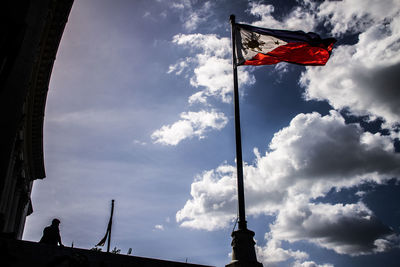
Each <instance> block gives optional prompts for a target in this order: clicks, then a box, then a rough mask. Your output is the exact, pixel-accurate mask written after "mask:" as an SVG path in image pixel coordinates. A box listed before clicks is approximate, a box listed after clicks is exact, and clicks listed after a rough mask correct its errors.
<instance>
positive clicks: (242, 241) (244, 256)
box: [226, 15, 263, 267]
mask: <svg viewBox="0 0 400 267" xmlns="http://www.w3.org/2000/svg"><path fill="white" fill-rule="evenodd" d="M230 21H231V34H232V35H231V38H232V67H233V95H234V106H235V137H236V168H237V191H238V213H239V215H238V217H239V221H238V224H239V227H238V228H239V229H238V230H237V231H234V232H232V261H231V262H230V263H229V264H228V265H226V267H262V266H263V265H262V264H261V263H259V262H257V257H256V252H255V249H254V245H255V242H254V239H253V237H254V232H253V231H250V230H248V229H247V222H246V214H245V203H244V186H243V159H242V138H241V133H240V112H239V89H238V77H237V65H236V43H235V42H236V36H235V34H236V33H235V32H236V30H235V16H234V15H231V16H230Z"/></svg>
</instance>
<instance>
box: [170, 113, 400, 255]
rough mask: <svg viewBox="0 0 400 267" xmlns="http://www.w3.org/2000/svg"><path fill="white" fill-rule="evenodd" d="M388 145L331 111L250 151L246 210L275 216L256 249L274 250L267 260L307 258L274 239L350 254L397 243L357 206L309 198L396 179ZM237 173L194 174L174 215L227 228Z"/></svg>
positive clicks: (302, 118) (301, 119) (307, 117)
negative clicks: (261, 149)
mask: <svg viewBox="0 0 400 267" xmlns="http://www.w3.org/2000/svg"><path fill="white" fill-rule="evenodd" d="M390 142H391V139H390V136H382V135H380V134H375V135H372V134H371V133H365V132H363V131H362V129H361V127H360V126H359V125H358V124H346V123H345V121H344V119H343V117H342V116H341V115H340V114H339V113H338V112H336V111H331V113H330V114H329V115H326V116H321V115H320V114H318V113H310V114H299V115H297V116H296V117H295V118H294V119H293V120H292V121H291V122H290V124H289V126H288V127H286V128H283V129H282V130H280V131H279V132H277V133H276V134H275V135H274V137H273V139H272V141H271V143H270V145H269V151H267V152H266V153H265V155H264V156H261V155H260V153H259V152H258V150H255V154H256V158H257V160H256V162H255V163H254V164H246V163H245V167H244V174H245V191H246V192H245V194H246V197H247V198H246V203H247V204H248V205H247V206H248V209H247V213H248V214H249V215H258V214H269V215H275V216H276V221H275V222H274V223H273V224H272V225H270V229H271V232H270V233H269V236H268V237H267V239H268V240H269V241H268V243H267V245H266V246H265V247H263V248H259V249H260V252H261V253H262V254H263V255H275V256H269V257H270V258H269V260H265V261H266V262H268V261H282V260H285V259H287V258H295V259H299V260H300V259H304V258H305V255H304V254H301V253H300V252H294V251H290V250H281V249H278V248H279V243H276V242H279V241H280V240H285V241H289V242H296V241H299V240H308V241H309V242H312V243H315V244H317V245H319V246H322V247H325V248H328V249H332V250H334V251H336V252H337V253H342V254H349V255H361V254H368V253H375V252H378V251H381V250H387V249H389V248H392V247H393V246H395V244H396V242H398V239H397V237H396V236H395V235H394V233H393V231H392V230H391V229H390V228H388V227H387V226H385V225H383V224H382V223H381V222H380V221H379V220H378V219H377V218H376V217H375V216H374V214H373V213H372V212H371V211H370V210H369V209H368V208H367V207H366V206H365V205H363V204H362V203H357V204H348V205H341V204H337V205H331V204H321V203H314V204H313V203H309V202H310V200H311V199H314V198H316V197H319V196H324V195H325V194H326V193H327V192H329V190H331V189H332V188H337V189H340V188H346V187H351V186H355V185H359V184H361V183H363V182H365V181H375V182H377V183H384V182H385V181H386V180H388V179H391V178H392V177H396V176H397V177H398V176H399V174H400V167H399V166H400V155H399V154H396V153H394V150H393V146H391V147H390V146H389V145H388V144H389V143H390ZM235 176H236V172H235V167H234V166H230V165H226V164H223V165H221V166H220V167H219V168H217V169H215V170H210V171H206V172H204V173H203V174H201V175H199V176H198V177H197V178H196V179H195V181H194V182H193V184H192V188H191V197H192V198H191V199H189V200H188V201H187V202H186V204H185V206H184V207H183V208H182V209H181V210H180V211H178V213H177V215H176V219H177V221H178V222H179V223H181V226H184V227H191V228H196V229H206V230H214V229H219V228H222V227H226V226H228V225H229V224H230V222H231V220H232V218H234V217H235V214H236V201H237V200H236V190H235V182H236V177H235ZM346 227H347V228H346ZM270 242H272V243H270ZM273 242H275V243H273ZM263 251H265V253H264V252H263ZM272 252H273V253H272Z"/></svg>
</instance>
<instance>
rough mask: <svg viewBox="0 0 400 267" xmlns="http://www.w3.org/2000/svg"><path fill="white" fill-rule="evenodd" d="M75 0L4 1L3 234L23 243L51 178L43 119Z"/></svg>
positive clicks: (0, 94)
mask: <svg viewBox="0 0 400 267" xmlns="http://www.w3.org/2000/svg"><path fill="white" fill-rule="evenodd" d="M72 3H73V0H40V1H36V0H3V1H1V2H0V125H1V127H0V129H1V138H0V232H2V233H3V235H4V233H8V235H9V236H10V235H12V236H13V237H15V238H18V239H20V238H21V237H22V233H23V230H24V224H25V218H26V216H27V215H29V214H31V213H32V211H33V209H32V203H31V199H30V194H31V189H32V183H33V181H34V180H36V179H43V178H45V170H44V162H43V119H44V110H45V104H46V97H47V91H48V85H49V81H50V75H51V71H52V68H53V63H54V60H55V58H56V53H57V49H58V45H59V43H60V40H61V36H62V34H63V31H64V27H65V24H66V22H67V19H68V15H69V13H70V10H71V6H72Z"/></svg>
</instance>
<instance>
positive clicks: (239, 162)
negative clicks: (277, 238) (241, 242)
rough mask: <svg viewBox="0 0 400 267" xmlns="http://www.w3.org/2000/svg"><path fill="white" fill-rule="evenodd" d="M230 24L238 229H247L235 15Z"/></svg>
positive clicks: (232, 16)
mask: <svg viewBox="0 0 400 267" xmlns="http://www.w3.org/2000/svg"><path fill="white" fill-rule="evenodd" d="M230 21H231V25H232V32H231V35H232V67H233V99H234V106H235V137H236V168H237V192H238V210H239V211H238V213H239V221H238V225H239V230H245V229H247V222H246V212H245V202H244V187H243V159H242V137H241V132H240V110H239V89H238V87H239V86H238V76H237V65H236V53H235V50H236V49H235V48H236V44H235V40H236V38H235V16H234V15H231V17H230Z"/></svg>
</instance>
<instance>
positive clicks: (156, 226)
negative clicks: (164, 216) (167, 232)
mask: <svg viewBox="0 0 400 267" xmlns="http://www.w3.org/2000/svg"><path fill="white" fill-rule="evenodd" d="M154 229H155V230H160V231H164V226H163V225H162V224H156V225H155V226H154Z"/></svg>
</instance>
